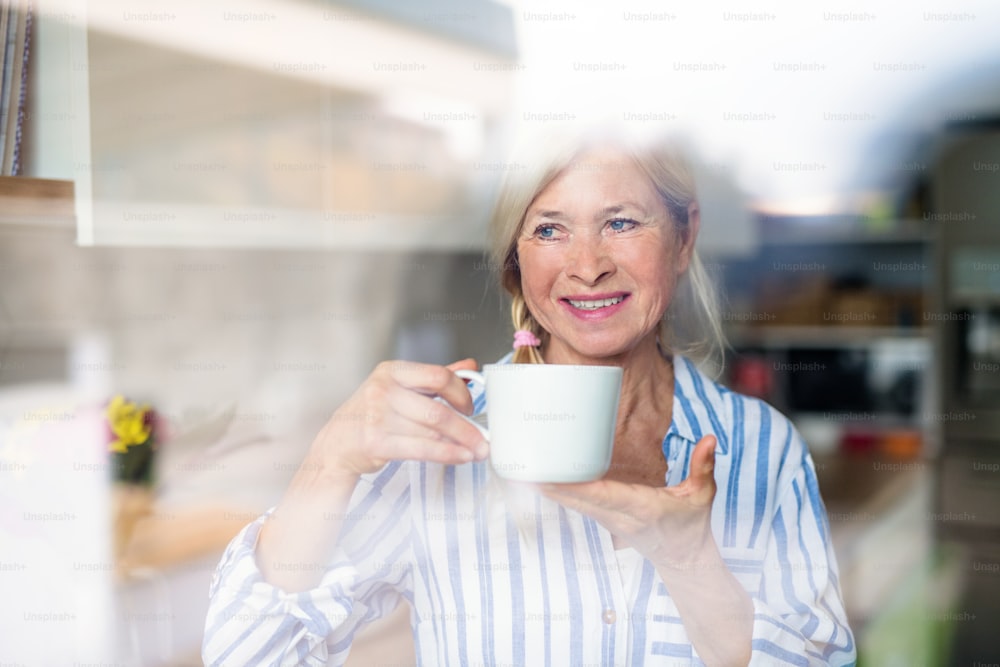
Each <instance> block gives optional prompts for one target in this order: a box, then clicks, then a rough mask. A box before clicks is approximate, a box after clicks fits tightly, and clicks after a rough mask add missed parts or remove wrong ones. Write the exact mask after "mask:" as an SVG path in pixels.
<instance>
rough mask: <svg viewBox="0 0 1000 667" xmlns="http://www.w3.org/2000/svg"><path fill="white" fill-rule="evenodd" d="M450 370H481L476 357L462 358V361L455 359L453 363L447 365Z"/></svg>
mask: <svg viewBox="0 0 1000 667" xmlns="http://www.w3.org/2000/svg"><path fill="white" fill-rule="evenodd" d="M445 368H447V369H448V370H450V371H458V370H466V371H475V370H479V364H477V363H476V360H475V359H472V358H469V359H462V360H460V361H453V362H452V363H450V364H448V365H447V366H445Z"/></svg>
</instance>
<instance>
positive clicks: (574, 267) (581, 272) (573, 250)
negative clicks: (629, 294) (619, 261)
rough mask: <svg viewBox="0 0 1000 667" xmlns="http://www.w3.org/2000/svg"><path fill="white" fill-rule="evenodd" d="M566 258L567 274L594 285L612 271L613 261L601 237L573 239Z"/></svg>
mask: <svg viewBox="0 0 1000 667" xmlns="http://www.w3.org/2000/svg"><path fill="white" fill-rule="evenodd" d="M567 260H568V264H569V265H568V266H567V267H566V273H567V275H569V276H570V277H571V278H576V279H577V280H580V281H581V282H583V283H585V284H587V285H595V284H597V283H599V282H600V281H601V280H603V279H604V278H605V277H607V276H608V275H611V274H612V273H614V267H615V265H614V262H613V261H612V260H611V257H610V256H609V255H608V252H607V248H606V247H605V246H604V243H603V242H602V240H601V239H588V238H576V239H573V240H572V241H571V242H570V252H569V255H568V257H567Z"/></svg>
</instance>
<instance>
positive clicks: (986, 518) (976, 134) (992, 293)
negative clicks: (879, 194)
mask: <svg viewBox="0 0 1000 667" xmlns="http://www.w3.org/2000/svg"><path fill="white" fill-rule="evenodd" d="M947 135H948V136H947V138H946V139H945V140H944V142H943V143H942V147H941V150H940V151H939V159H938V161H937V163H936V165H935V168H934V171H933V173H932V179H931V197H932V201H931V204H932V207H933V208H932V210H933V213H929V214H925V217H926V218H930V221H931V223H932V224H935V226H936V227H937V229H938V244H937V248H936V257H935V264H936V266H935V269H936V285H935V293H934V295H933V300H932V303H933V306H934V307H933V310H932V311H929V312H928V313H926V314H925V319H928V320H931V321H930V322H929V324H931V326H933V327H934V328H935V329H936V339H937V341H938V343H939V347H938V349H939V350H940V354H938V355H937V372H938V377H939V378H940V388H939V396H938V398H937V400H936V402H935V403H936V409H935V411H934V412H933V413H932V414H931V415H929V417H930V419H931V421H932V426H933V427H935V430H936V431H937V437H938V441H939V443H940V451H939V465H938V466H937V471H938V484H937V493H936V501H935V508H934V514H933V516H932V517H931V518H932V519H934V521H933V522H932V523H933V525H935V526H936V528H937V530H938V533H939V536H941V537H944V538H947V539H958V540H962V541H965V542H968V543H970V544H977V545H982V544H986V543H988V542H996V541H997V540H998V539H1000V187H998V179H1000V122H997V123H992V124H983V123H980V124H978V125H965V126H956V127H954V128H952V130H951V131H950V132H948V133H947Z"/></svg>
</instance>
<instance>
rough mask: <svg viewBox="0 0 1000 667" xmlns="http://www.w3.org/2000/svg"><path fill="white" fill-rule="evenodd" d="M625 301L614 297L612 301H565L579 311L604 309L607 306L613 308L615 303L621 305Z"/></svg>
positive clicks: (623, 298) (620, 297)
mask: <svg viewBox="0 0 1000 667" xmlns="http://www.w3.org/2000/svg"><path fill="white" fill-rule="evenodd" d="M624 300H625V297H623V296H616V297H614V298H613V299H597V300H596V301H574V300H573V299H567V301H569V302H570V304H572V306H573V307H574V308H579V309H581V310H597V309H598V308H606V307H607V306H613V305H615V304H616V303H621V302H622V301H624Z"/></svg>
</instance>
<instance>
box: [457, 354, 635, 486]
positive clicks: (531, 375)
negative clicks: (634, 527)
mask: <svg viewBox="0 0 1000 667" xmlns="http://www.w3.org/2000/svg"><path fill="white" fill-rule="evenodd" d="M455 374H456V375H458V376H459V377H461V378H464V379H466V380H471V381H473V382H480V383H482V384H483V385H484V386H485V387H486V412H487V418H488V421H489V428H488V429H484V428H482V427H481V426H478V424H477V427H478V428H479V430H480V431H481V432H482V433H483V436H484V437H485V438H486V439H487V440H488V441H489V443H490V463H491V464H492V465H493V469H494V470H495V471H496V472H497V474H498V475H500V476H501V477H504V478H506V479H511V480H518V481H522V482H587V481H590V480H595V479H600V478H601V477H603V476H604V475H605V473H607V471H608V467H609V466H610V465H611V450H612V448H613V446H614V438H615V422H616V421H617V419H618V399H619V396H620V395H621V385H622V369H621V368H619V367H617V366H573V365H566V364H487V365H486V366H484V367H483V372H482V373H481V374H480V373H477V372H476V371H467V370H459V371H456V372H455Z"/></svg>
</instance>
